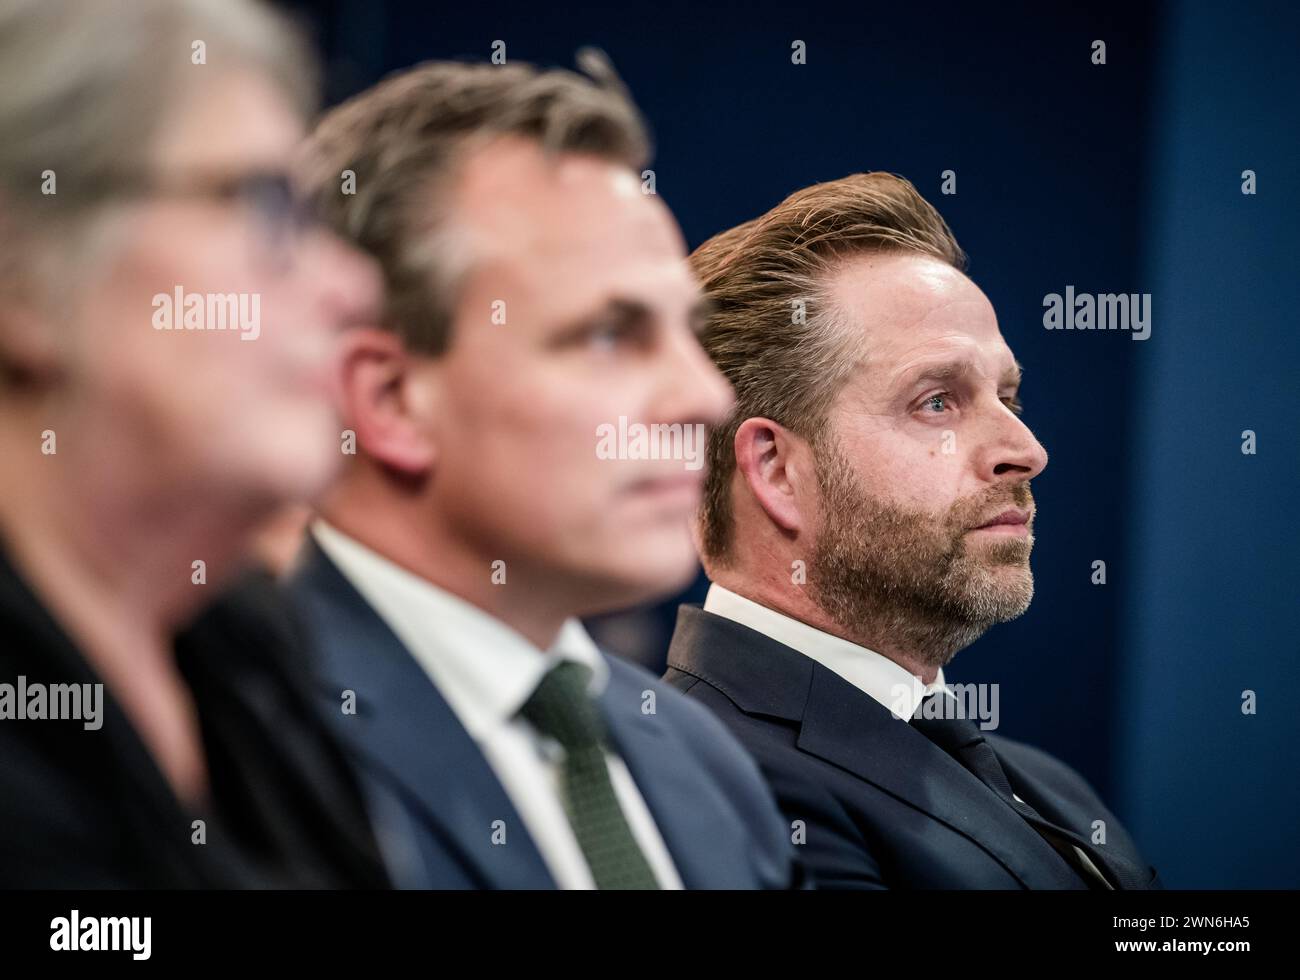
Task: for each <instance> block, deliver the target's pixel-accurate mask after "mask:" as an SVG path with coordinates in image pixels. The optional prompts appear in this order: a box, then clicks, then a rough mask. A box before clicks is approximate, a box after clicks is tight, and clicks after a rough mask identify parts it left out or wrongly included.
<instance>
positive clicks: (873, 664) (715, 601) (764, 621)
mask: <svg viewBox="0 0 1300 980" xmlns="http://www.w3.org/2000/svg"><path fill="white" fill-rule="evenodd" d="M704 611H705V612H710V613H713V614H714V615H715V616H722V617H723V618H725V619H730V620H732V621H733V622H736V623H739V624H740V625H741V626H748V627H749V628H750V629H752V630H754V631H756V632H758V633H762V634H763V635H764V636H769V637H771V638H772V639H774V640H776V641H777V642H778V643H783V644H785V645H786V646H788V647H790V648H791V649H792V650H798V651H799V652H800V653H802V654H803V655H804V656H805V657H808V658H809V659H811V660H816V661H817V662H818V663H819V664H821V665H822V666H823V667H825V668H826V669H827V670H829V671H832V672H834V673H836V674H839V675H840V676H841V677H843V678H844V679H845V680H846V681H848V682H849V683H850V684H852V685H853V686H854V687H856V688H857V689H858V690H860V691H862V692H863V693H864V694H867V695H870V697H871V698H872V699H873V700H875V701H878V702H880V703H881V704H883V705H884V706H885V707H886V708H888V709H889V710H890V711H891V712H893V715H894V717H895V718H898V719H901V720H903V721H906V720H908V719H910V718H911V717H912V715H913V714H914V713H915V711H916V706H917V705H918V704H920V703H921V702H922V701H923V700H924V699H925V697H926V696H927V695H929V694H933V693H934V692H936V691H942V692H943V693H944V694H947V695H948V696H949V697H955V695H954V694H953V692H952V691H950V690H948V687H947V685H946V684H944V682H943V668H942V667H940V668H939V672H938V673H937V674H936V675H935V677H934V681H933V683H930V684H926V683H925V682H923V681H922V680H921V678H919V677H917V676H916V675H915V674H913V673H911V672H910V671H909V670H908V669H907V668H906V667H902V666H900V665H898V664H896V663H894V661H892V660H890V659H889V658H888V657H886V656H885V655H884V654H880V653H876V651H875V650H869V649H867V648H866V647H864V646H860V645H858V644H857V643H850V642H849V641H848V640H845V639H842V638H841V637H838V636H832V635H831V634H830V633H827V632H825V631H823V630H819V629H817V627H815V626H809V625H808V624H807V623H803V622H800V621H799V620H797V619H793V618H792V617H790V616H787V615H785V614H784V613H779V612H777V611H776V610H775V609H769V608H767V606H761V605H759V604H758V603H757V602H755V601H754V600H752V599H746V598H745V597H744V596H743V595H737V594H736V593H734V592H732V591H730V590H729V589H724V588H723V587H722V586H720V585H718V584H717V583H714V584H713V585H710V586H709V593H708V595H707V596H705V599H704Z"/></svg>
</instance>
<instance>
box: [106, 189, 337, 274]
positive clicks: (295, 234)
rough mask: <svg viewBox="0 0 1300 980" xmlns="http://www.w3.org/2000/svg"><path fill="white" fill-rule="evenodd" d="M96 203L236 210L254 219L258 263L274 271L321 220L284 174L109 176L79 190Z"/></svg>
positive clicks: (287, 258)
mask: <svg viewBox="0 0 1300 980" xmlns="http://www.w3.org/2000/svg"><path fill="white" fill-rule="evenodd" d="M83 187H84V188H85V190H87V191H88V192H89V193H91V194H94V195H96V196H100V197H109V198H112V197H120V198H151V197H158V198H172V199H177V200H185V199H192V200H209V201H217V202H225V203H233V204H238V205H241V206H243V207H246V208H247V209H248V210H249V212H250V213H251V214H252V215H253V217H254V220H255V221H256V223H257V225H258V229H259V234H258V243H257V245H258V247H259V251H260V252H261V253H262V257H263V258H264V259H265V260H266V261H267V262H268V263H270V264H272V265H274V266H276V267H277V268H278V269H284V268H286V267H287V266H288V265H289V264H291V263H292V257H293V248H294V245H295V244H296V243H297V242H298V241H299V240H300V239H301V238H302V236H303V235H304V234H306V233H307V232H308V231H310V230H311V229H313V228H315V227H318V226H319V224H320V217H319V215H318V214H317V213H316V210H315V209H314V208H313V207H312V205H311V203H310V201H309V200H308V199H307V198H306V197H304V196H303V195H301V194H300V193H299V192H298V191H297V190H296V189H295V187H294V184H293V181H292V179H291V178H290V177H289V175H288V174H286V173H283V172H280V171H272V170H252V171H248V172H246V173H242V174H194V175H191V176H189V177H183V178H170V177H158V176H152V175H147V174H112V175H108V176H105V177H101V178H99V179H98V180H96V181H93V182H91V183H89V184H87V185H83Z"/></svg>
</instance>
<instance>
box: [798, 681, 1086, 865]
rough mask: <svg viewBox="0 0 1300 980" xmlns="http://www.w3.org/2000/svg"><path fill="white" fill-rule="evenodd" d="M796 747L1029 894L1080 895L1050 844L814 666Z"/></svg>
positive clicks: (949, 762)
mask: <svg viewBox="0 0 1300 980" xmlns="http://www.w3.org/2000/svg"><path fill="white" fill-rule="evenodd" d="M798 745H799V748H800V749H802V750H803V751H805V752H808V753H810V754H812V755H816V756H818V757H820V758H822V759H825V760H826V761H827V762H831V763H834V764H835V765H837V766H840V767H841V768H843V769H847V770H848V771H849V772H852V773H853V774H854V775H856V776H858V777H860V778H861V779H865V780H867V781H868V782H871V783H873V784H875V785H876V786H878V787H880V788H881V789H883V790H885V791H886V792H888V793H890V794H891V795H893V796H896V797H898V798H899V799H902V800H905V801H907V802H908V803H909V804H911V805H912V806H914V807H916V808H917V809H918V810H921V811H922V812H924V813H926V814H928V815H929V816H931V817H933V818H934V819H935V820H938V821H940V822H941V823H943V824H945V825H946V826H948V827H950V828H951V829H953V830H954V831H956V832H957V833H960V834H963V835H964V836H966V837H968V838H970V839H971V840H972V841H974V842H975V843H976V844H978V845H979V846H980V847H982V848H983V849H984V850H985V851H987V852H988V853H989V854H990V855H991V856H992V857H994V858H995V859H996V860H997V861H998V863H1000V864H1001V865H1002V866H1003V867H1005V868H1006V869H1007V870H1008V871H1009V872H1010V873H1011V874H1013V875H1014V876H1015V877H1016V878H1017V879H1018V880H1019V881H1020V883H1021V884H1023V885H1024V886H1025V887H1026V888H1055V889H1060V888H1077V887H1078V885H1079V880H1078V878H1077V877H1076V876H1075V875H1074V873H1073V872H1072V871H1071V870H1070V869H1069V868H1068V867H1067V866H1066V865H1064V864H1063V863H1062V862H1061V861H1060V859H1059V857H1058V856H1057V855H1056V853H1055V852H1054V851H1052V849H1051V845H1049V844H1047V842H1046V841H1044V840H1043V839H1042V837H1040V836H1039V835H1038V833H1037V832H1036V831H1035V830H1034V829H1033V828H1032V827H1030V826H1029V824H1027V823H1026V822H1025V821H1024V820H1023V819H1022V818H1021V817H1020V816H1019V815H1018V814H1016V812H1015V811H1014V810H1012V809H1011V808H1010V807H1008V806H1006V805H1005V804H1004V803H1002V801H1000V800H998V799H997V798H996V797H995V796H994V794H993V793H992V792H991V791H990V790H989V789H988V787H986V786H985V785H984V784H983V783H981V782H980V781H979V780H978V779H977V778H976V777H975V776H974V775H972V774H971V773H970V772H968V771H967V770H966V769H965V768H963V767H962V765H961V764H960V763H959V762H957V761H956V760H955V759H953V758H952V757H951V756H949V755H948V753H946V752H944V751H943V750H942V749H940V748H939V747H938V746H937V745H935V744H934V743H933V742H931V741H930V740H929V739H927V738H926V737H925V736H924V735H922V734H921V733H920V732H918V731H916V730H915V729H914V728H912V727H911V726H910V725H908V724H907V723H906V722H905V721H902V720H900V719H898V718H895V717H894V716H893V714H891V713H890V711H889V709H888V708H886V707H884V706H883V705H881V704H879V703H878V702H876V701H875V700H874V699H873V698H871V697H870V696H869V695H867V694H865V693H863V692H862V691H860V690H858V689H857V688H856V687H854V686H853V685H852V684H849V683H848V682H847V681H845V680H844V679H843V678H841V677H839V676H838V675H837V674H835V673H834V672H832V671H830V670H827V669H826V668H825V667H822V666H821V665H820V664H813V677H812V684H811V687H810V690H809V692H808V703H807V706H806V709H805V711H804V716H803V725H802V727H801V729H800V733H799V742H798Z"/></svg>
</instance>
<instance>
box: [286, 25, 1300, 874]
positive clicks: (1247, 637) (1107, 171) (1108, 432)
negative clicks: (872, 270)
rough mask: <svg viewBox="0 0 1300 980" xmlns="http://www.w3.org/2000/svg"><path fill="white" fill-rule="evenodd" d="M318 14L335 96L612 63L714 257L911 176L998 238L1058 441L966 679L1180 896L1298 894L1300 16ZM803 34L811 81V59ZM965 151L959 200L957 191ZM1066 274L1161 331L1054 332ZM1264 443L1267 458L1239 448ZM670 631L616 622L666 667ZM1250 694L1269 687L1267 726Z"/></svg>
mask: <svg viewBox="0 0 1300 980" xmlns="http://www.w3.org/2000/svg"><path fill="white" fill-rule="evenodd" d="M296 6H298V7H299V8H300V9H303V10H306V11H308V12H310V14H311V15H312V16H313V17H314V18H315V20H316V23H317V25H318V29H319V33H320V38H321V43H322V47H323V49H324V50H325V51H326V52H327V54H328V56H329V63H330V70H329V74H328V77H327V82H328V85H329V89H330V94H331V98H334V99H337V98H340V97H342V96H345V95H348V94H351V93H352V92H354V91H357V90H358V89H360V88H363V87H365V86H366V85H368V84H370V83H371V82H373V81H374V80H376V79H377V78H379V77H381V76H382V75H383V74H386V73H387V72H388V71H391V70H393V69H395V68H400V67H404V66H407V65H409V64H412V63H414V62H417V61H420V60H425V59H428V58H447V57H464V58H477V59H482V58H486V57H487V55H488V52H489V49H490V46H491V44H492V42H493V41H494V40H496V39H502V40H504V41H505V42H506V43H507V46H508V54H509V57H510V58H511V59H512V60H527V61H534V62H540V63H544V64H559V65H565V66H569V65H572V58H573V52H574V51H575V50H576V49H577V48H578V47H579V46H581V45H584V44H595V45H598V46H600V47H602V48H604V49H605V50H606V51H607V52H608V53H609V55H610V56H611V58H612V59H613V61H614V63H615V64H616V65H617V67H618V68H619V70H620V72H621V73H622V75H623V76H624V78H625V80H626V81H627V82H628V84H629V86H630V88H631V89H632V91H633V93H634V95H635V96H636V98H637V100H638V102H639V103H640V105H641V106H642V108H643V110H644V111H645V113H646V115H647V116H648V118H649V120H650V122H651V125H652V127H653V130H654V132H655V136H656V142H657V146H658V152H657V155H656V158H655V161H654V163H653V166H654V169H655V171H656V175H657V186H658V190H659V192H660V193H661V194H662V195H663V196H664V198H665V200H666V201H667V202H668V203H669V204H670V205H671V206H672V207H673V208H674V210H675V211H676V213H677V215H678V218H679V220H680V221H681V223H682V226H683V228H684V230H685V233H686V236H687V238H688V241H689V243H690V245H691V246H692V247H693V246H694V245H696V244H698V243H699V242H701V241H702V240H704V239H705V238H707V237H708V236H710V235H712V234H713V233H714V232H716V231H719V230H721V229H723V228H725V227H729V226H731V225H733V224H736V223H738V222H740V221H742V220H745V219H747V218H750V217H753V216H754V215H756V214H758V213H760V212H762V211H764V210H766V209H768V208H769V207H771V206H772V205H773V204H774V203H776V202H777V201H778V200H780V199H781V198H782V197H784V196H785V195H786V194H788V193H789V192H790V191H792V190H794V189H796V188H798V187H800V186H803V185H805V184H808V183H811V182H814V181H817V180H826V179H832V178H835V177H840V176H843V175H844V174H846V173H850V172H853V171H860V170H876V169H884V170H891V171H895V172H897V173H901V174H903V175H905V176H907V177H909V178H910V179H912V180H913V181H914V182H915V183H916V184H917V185H918V187H920V189H921V190H922V192H923V193H925V194H926V195H927V196H928V197H930V199H931V200H932V201H933V202H934V203H935V204H936V205H937V206H938V207H939V208H940V210H941V211H942V212H943V213H944V215H945V217H947V218H948V220H949V222H950V224H951V225H952V227H953V229H954V231H955V232H956V234H957V237H958V239H959V241H961V243H962V245H963V246H964V247H965V249H966V250H967V251H968V252H969V253H970V255H971V260H972V263H971V274H972V276H973V277H974V278H975V280H976V281H977V282H978V283H979V284H980V285H981V286H982V287H983V288H984V290H985V291H986V292H987V293H988V295H989V296H990V298H991V299H992V301H993V303H994V305H995V307H996V308H997V310H998V312H999V316H1000V319H1001V323H1002V329H1003V333H1004V334H1005V336H1006V338H1007V340H1008V342H1009V343H1010V344H1011V346H1012V348H1013V349H1014V350H1015V352H1016V354H1017V356H1018V357H1019V359H1020V361H1021V362H1022V364H1024V366H1025V369H1026V385H1025V389H1024V398H1025V401H1026V405H1027V413H1026V417H1027V420H1028V421H1029V423H1030V425H1031V426H1032V427H1033V428H1034V429H1035V431H1036V432H1037V434H1038V435H1039V437H1040V439H1041V440H1042V441H1043V443H1044V445H1046V447H1047V448H1048V450H1049V452H1050V453H1051V464H1050V465H1049V467H1048V469H1047V470H1046V472H1045V473H1044V475H1043V476H1042V477H1041V478H1040V479H1039V480H1038V481H1036V485H1035V496H1036V498H1037V501H1038V505H1039V519H1038V526H1037V535H1038V547H1037V549H1036V553H1035V560H1034V567H1035V573H1036V579H1037V585H1038V592H1037V597H1036V599H1035V601H1034V605H1033V607H1032V608H1031V610H1030V611H1029V613H1028V614H1027V615H1026V616H1024V617H1023V618H1022V619H1021V620H1019V621H1017V622H1015V623H1012V624H1009V625H1007V626H1003V627H1000V628H998V629H996V630H994V631H993V632H991V633H990V634H989V635H988V636H987V637H985V638H984V639H983V640H981V641H980V642H979V643H977V644H976V645H974V646H973V647H971V648H970V649H969V650H967V651H964V652H963V653H962V654H961V655H960V656H959V657H958V658H957V659H956V660H955V661H954V662H953V664H952V665H951V667H950V669H949V671H948V673H949V676H950V678H951V679H952V680H954V681H988V682H998V683H999V684H1000V685H1001V712H1002V731H1003V732H1004V733H1005V734H1008V735H1011V736H1013V737H1020V738H1024V739H1026V740H1028V741H1032V742H1034V743H1035V744H1038V745H1041V746H1042V747H1044V748H1046V749H1048V750H1050V751H1052V752H1054V753H1056V754H1058V755H1060V756H1061V757H1063V758H1065V759H1066V760H1067V761H1069V762H1071V763H1072V764H1074V765H1075V766H1077V767H1078V768H1079V769H1080V770H1081V771H1082V772H1084V774H1085V775H1087V776H1088V777H1089V778H1090V779H1091V780H1092V781H1093V782H1094V783H1095V784H1096V785H1097V786H1098V788H1099V789H1100V790H1101V792H1102V793H1103V795H1104V796H1105V797H1106V798H1107V799H1108V800H1109V801H1110V802H1111V803H1112V805H1113V808H1114V809H1116V810H1117V812H1118V813H1119V815H1120V816H1121V817H1122V818H1124V819H1125V820H1126V821H1128V822H1130V823H1131V824H1132V825H1133V826H1132V828H1131V829H1133V830H1134V831H1135V832H1136V834H1137V835H1138V838H1139V841H1140V842H1141V843H1142V844H1143V846H1144V847H1145V848H1146V849H1147V850H1148V851H1149V852H1150V854H1151V856H1152V859H1153V860H1154V861H1155V863H1156V864H1157V866H1158V867H1160V868H1161V869H1162V872H1163V874H1164V877H1165V879H1166V880H1167V881H1168V883H1169V884H1171V885H1174V886H1180V885H1181V886H1190V885H1205V886H1220V885H1265V884H1268V885H1279V884H1285V885H1291V886H1295V885H1300V858H1298V857H1297V855H1298V854H1300V848H1297V847H1296V846H1295V845H1294V844H1293V843H1292V842H1291V840H1290V836H1291V835H1289V834H1288V833H1287V827H1286V822H1287V821H1288V820H1290V819H1291V816H1292V814H1293V813H1294V812H1295V804H1296V802H1297V789H1296V784H1297V778H1296V777H1297V767H1296V758H1295V753H1294V750H1293V749H1292V748H1290V746H1293V745H1294V744H1295V737H1296V735H1297V728H1298V727H1300V726H1298V723H1297V721H1296V720H1295V716H1294V715H1293V714H1291V713H1290V712H1288V710H1287V708H1286V702H1285V700H1284V699H1285V695H1286V692H1287V689H1288V688H1287V685H1286V682H1287V681H1288V680H1290V681H1292V682H1294V681H1295V680H1296V675H1297V667H1296V662H1297V658H1298V657H1300V648H1298V643H1297V630H1296V613H1295V607H1296V594H1295V593H1296V587H1295V576H1294V575H1293V574H1288V572H1289V571H1290V569H1289V567H1288V563H1286V562H1285V559H1286V558H1289V557H1290V556H1292V555H1295V554H1297V553H1298V552H1300V547H1297V546H1298V545H1300V541H1297V537H1296V522H1295V519H1294V516H1293V514H1292V513H1291V512H1290V511H1289V509H1288V507H1287V504H1288V503H1289V502H1290V501H1291V500H1293V499H1294V492H1293V488H1294V486H1295V482H1296V475H1297V474H1296V465H1295V461H1296V459H1297V452H1296V449H1297V433H1296V423H1295V422H1294V421H1293V419H1292V417H1291V415H1290V413H1288V412H1287V411H1286V409H1287V408H1289V407H1291V404H1290V403H1291V399H1290V398H1289V397H1288V396H1290V395H1292V394H1293V393H1294V392H1295V391H1296V390H1297V385H1296V384H1295V382H1294V380H1293V379H1294V372H1295V367H1294V365H1295V364H1296V363H1297V360H1300V359H1297V357H1296V354H1297V353H1298V351H1297V342H1296V333H1295V331H1294V328H1293V326H1292V324H1291V323H1289V322H1288V320H1287V318H1286V317H1285V316H1284V315H1283V314H1284V312H1286V311H1284V310H1283V308H1282V306H1283V303H1284V301H1286V300H1289V299H1290V297H1291V295H1292V293H1293V291H1294V287H1295V280H1296V277H1295V261H1294V258H1293V255H1294V249H1293V242H1292V240H1293V238H1294V232H1295V226H1296V220H1295V219H1296V214H1297V209H1296V203H1297V202H1296V190H1295V187H1296V176H1297V174H1298V173H1300V168H1298V167H1297V159H1296V147H1295V139H1296V135H1295V134H1296V132H1297V126H1296V122H1297V119H1296V110H1295V99H1296V97H1297V94H1300V86H1298V85H1297V81H1298V78H1300V76H1298V75H1297V70H1296V68H1295V51H1296V47H1297V40H1298V39H1300V32H1298V31H1297V29H1296V17H1295V15H1294V14H1289V13H1286V14H1284V13H1282V11H1283V10H1284V9H1285V8H1283V7H1282V6H1280V5H1279V6H1277V7H1270V8H1268V12H1267V13H1258V14H1245V13H1225V14H1218V15H1212V14H1210V13H1207V12H1206V10H1205V8H1203V7H1201V6H1199V5H1198V6H1196V7H1192V6H1190V5H1189V6H1187V7H1182V6H1177V5H1170V6H1167V7H1157V6H1149V5H1142V4H1124V5H1123V6H1122V7H1117V8H1113V9H1087V10H1085V9H1070V8H1065V7H1061V5H1044V4H1023V5H1021V4H998V5H980V6H981V7H987V8H989V9H971V8H972V6H973V5H961V6H960V7H958V6H956V5H954V6H953V9H945V7H944V5H941V4H922V5H915V6H911V5H901V4H866V3H862V4H858V3H855V4H846V5H844V6H842V7H838V6H832V7H826V8H824V9H822V10H794V9H783V6H782V5H770V4H761V3H759V4H749V3H747V4H736V5H732V6H726V5H721V6H713V7H711V8H709V9H705V7H704V5H702V4H698V3H694V4H692V3H676V2H667V3H655V4H651V5H646V4H639V5H635V6H630V7H627V8H625V9H611V8H608V7H605V6H604V5H595V4H591V5H584V4H576V5H566V6H565V7H564V8H563V9H543V8H542V7H541V6H540V5H537V4H533V3H494V4H491V5H477V4H455V5H452V4H429V3H425V2H419V3H391V4H387V5H384V4H377V3H374V2H362V0H355V2H352V0H335V2H330V3H323V4H314V5H307V4H298V5H296ZM1090 6H1091V5H1090ZM1057 8H1059V9H1057ZM795 39H799V40H803V41H805V42H806V44H807V61H808V63H807V64H806V65H803V66H796V65H793V64H791V61H790V46H791V42H792V41H794V40H795ZM1095 39H1102V40H1104V41H1105V42H1106V45H1107V52H1106V54H1107V63H1106V64H1105V65H1094V64H1092V63H1091V60H1090V55H1091V44H1092V42H1093V40H1095ZM1288 56H1289V59H1290V60H1288ZM1246 167H1253V168H1254V169H1256V170H1258V171H1259V173H1260V186H1261V190H1260V194H1259V195H1258V196H1256V197H1253V198H1243V197H1242V195H1241V194H1240V192H1239V179H1238V176H1237V175H1238V174H1239V173H1240V171H1241V170H1242V169H1245V168H1246ZM947 169H951V170H954V171H956V173H957V191H958V193H957V194H956V195H955V196H942V195H941V194H940V193H939V188H940V174H941V172H942V171H944V170H947ZM1287 231H1290V232H1291V233H1292V234H1291V235H1290V236H1288V235H1287V234H1286V232H1287ZM1066 285H1074V286H1075V287H1076V288H1077V289H1079V290H1081V291H1089V292H1121V291H1122V292H1151V293H1152V294H1153V307H1154V310H1155V322H1154V327H1153V331H1152V337H1151V339H1150V340H1147V341H1144V342H1134V341H1133V340H1131V338H1130V337H1129V335H1128V334H1126V333H1123V332H1115V333H1095V332H1054V331H1046V330H1044V329H1043V327H1042V303H1043V297H1044V295H1045V294H1047V293H1050V292H1061V291H1063V290H1064V288H1065V286H1066ZM1288 354H1289V355H1290V357H1288V356H1287V355H1288ZM1244 428H1253V429H1255V430H1256V431H1257V432H1258V433H1259V435H1260V452H1259V454H1258V455H1256V456H1253V457H1243V456H1242V455H1241V454H1240V451H1239V449H1238V446H1239V434H1240V432H1241V430H1242V429H1244ZM1094 560H1102V561H1105V562H1106V563H1107V573H1108V581H1107V584H1106V585H1094V584H1092V581H1091V576H1092V563H1093V561H1094ZM664 616H665V613H664V611H663V610H658V611H653V612H651V613H650V614H649V615H648V618H645V619H642V620H634V621H631V622H633V623H634V624H635V629H634V630H633V631H632V632H631V633H629V631H628V630H627V626H628V623H629V621H628V620H626V619H625V620H623V621H622V622H621V623H607V624H602V627H603V628H605V629H606V632H605V633H603V634H602V635H603V636H604V637H605V638H607V639H608V642H611V643H613V644H615V645H620V646H622V649H623V650H624V652H627V653H628V654H630V655H634V656H638V657H642V658H644V659H647V660H649V661H650V662H651V663H654V662H655V661H659V662H662V656H663V644H664V642H665V637H666V630H667V629H668V628H669V626H670V620H668V619H665V618H664ZM644 624H648V625H644ZM620 626H621V627H622V629H621V630H620V629H619V627H620ZM638 637H639V638H640V640H641V642H640V643H638V642H637V640H638ZM1245 688H1252V689H1255V690H1257V691H1259V700H1260V711H1259V714H1258V715H1256V716H1254V717H1250V718H1246V717H1244V716H1242V715H1241V713H1240V708H1239V699H1240V692H1241V690H1242V689H1245ZM1288 736H1290V738H1289V739H1288Z"/></svg>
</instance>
